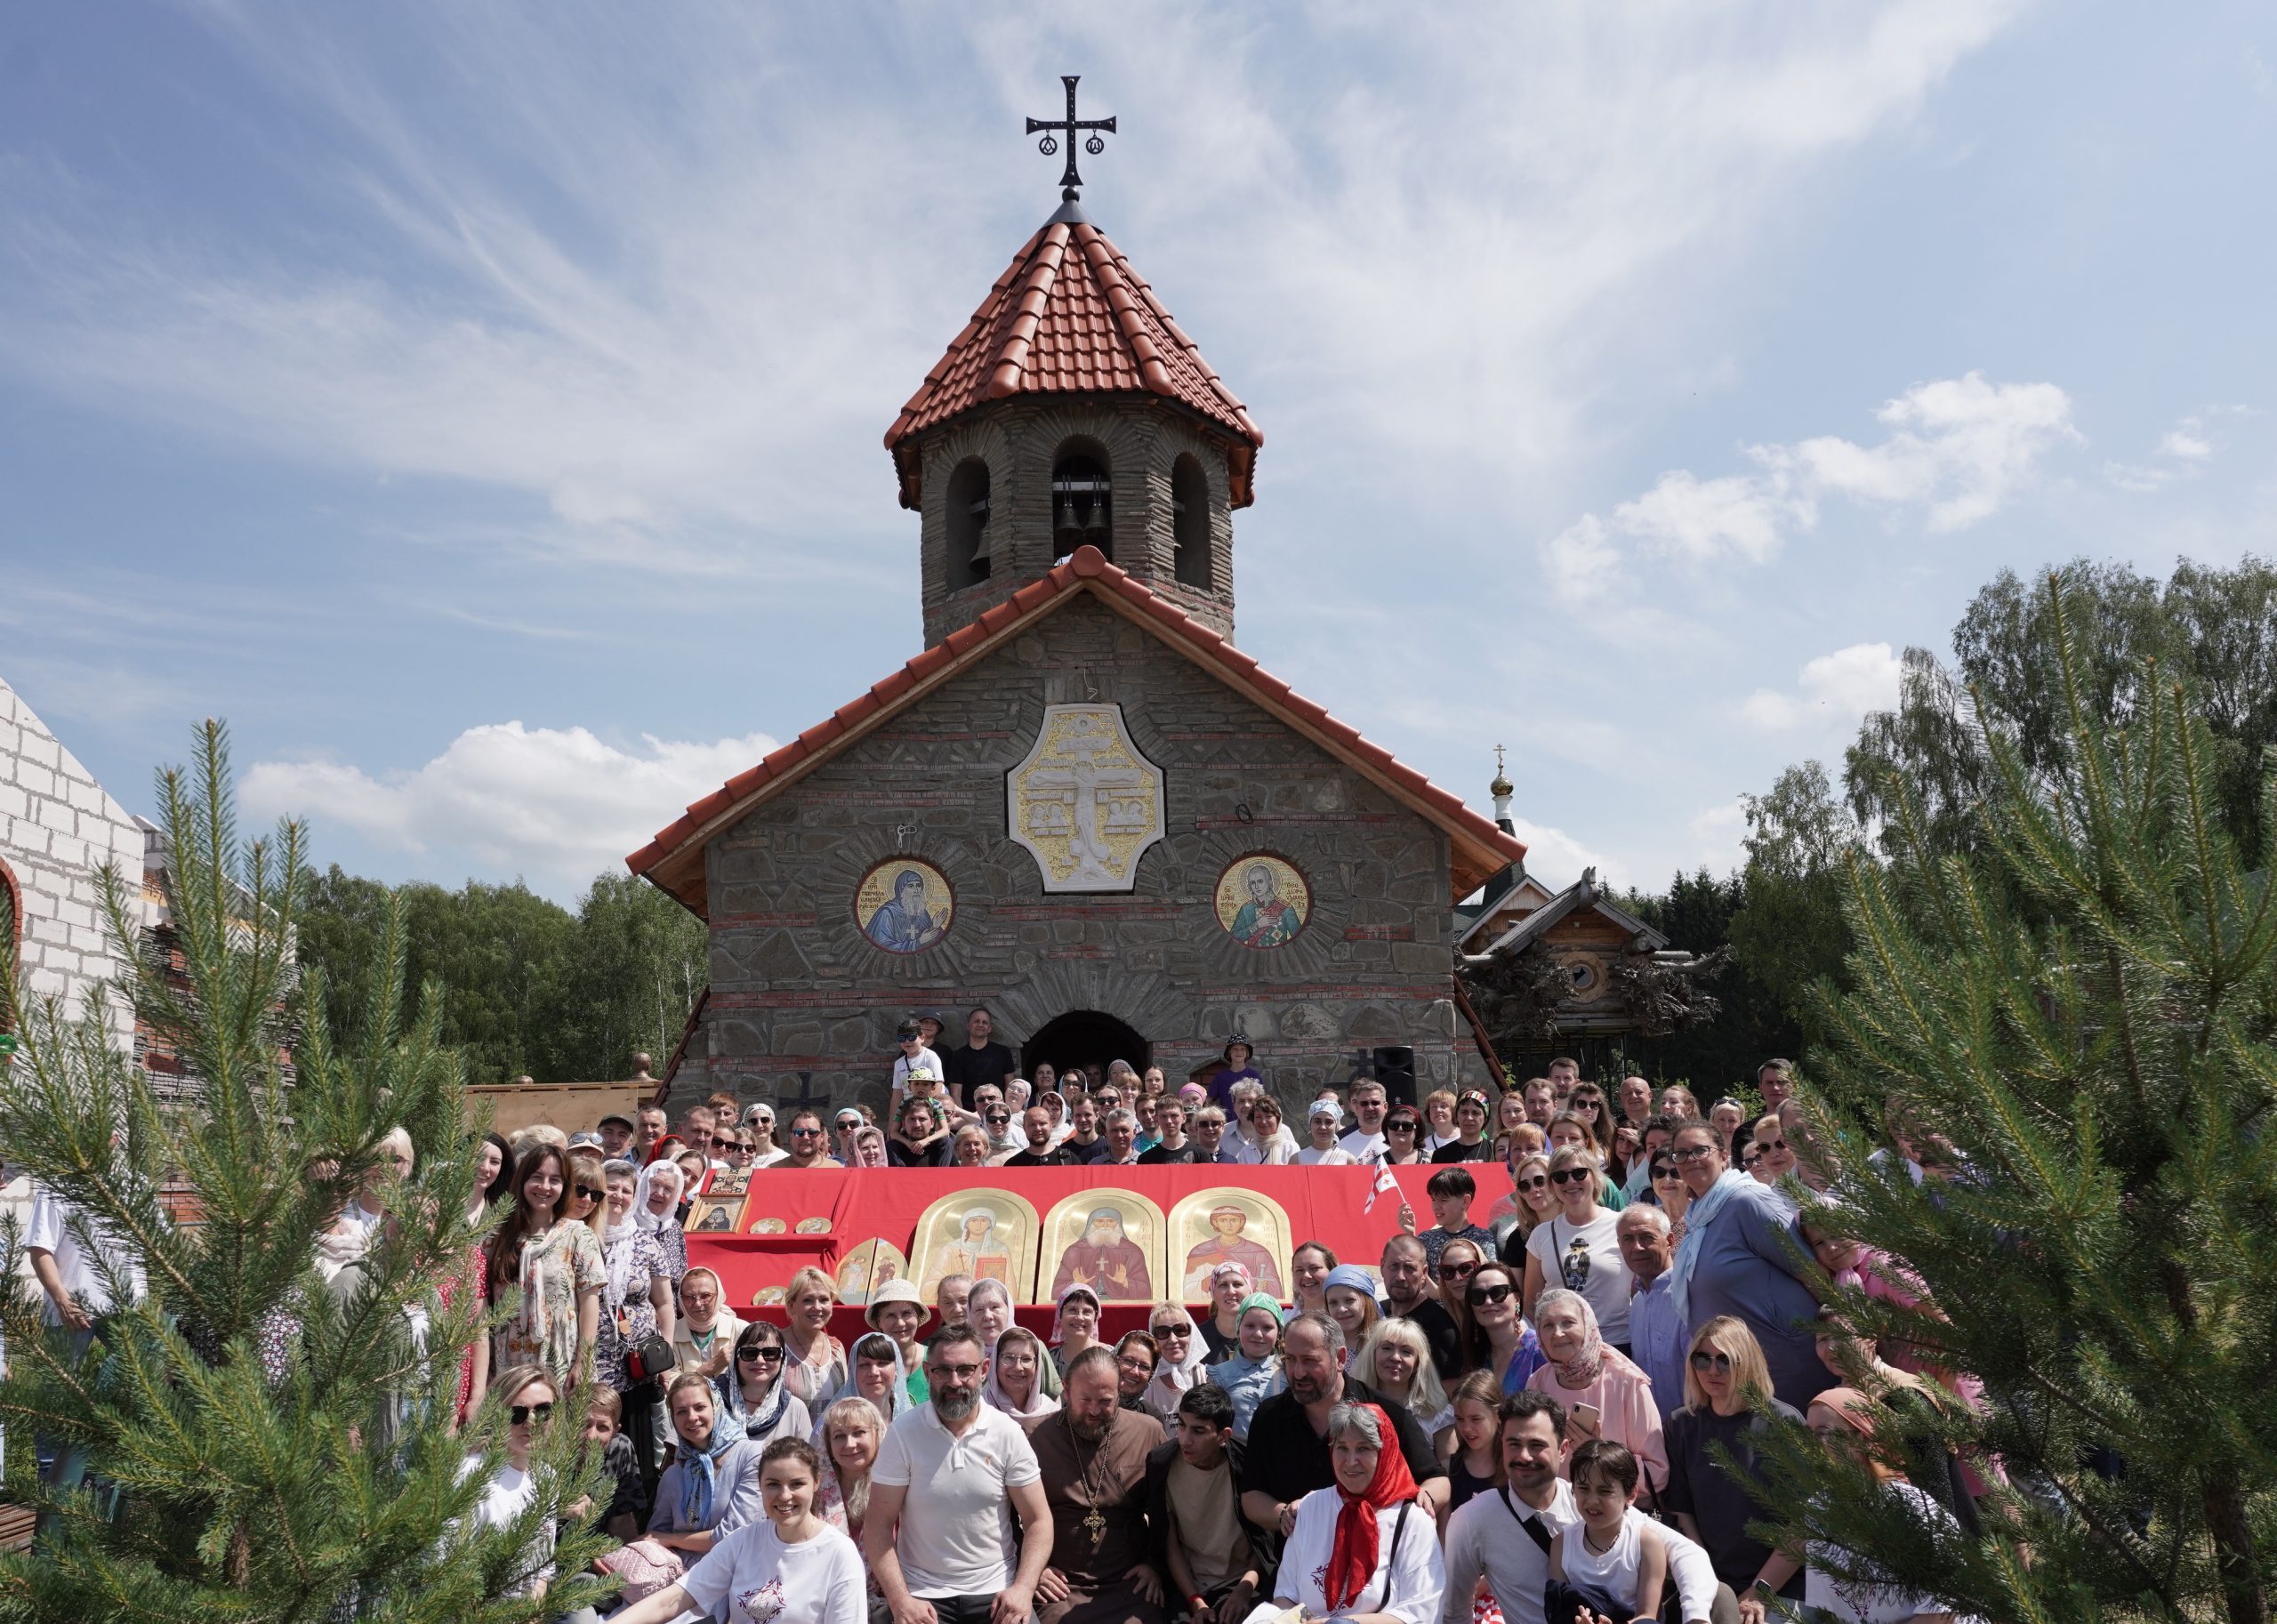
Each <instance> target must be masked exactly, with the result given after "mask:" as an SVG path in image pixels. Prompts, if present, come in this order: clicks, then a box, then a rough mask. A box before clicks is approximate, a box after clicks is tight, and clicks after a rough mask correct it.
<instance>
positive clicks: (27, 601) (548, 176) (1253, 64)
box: [0, 0, 2277, 899]
mask: <svg viewBox="0 0 2277 1624" xmlns="http://www.w3.org/2000/svg"><path fill="white" fill-rule="evenodd" d="M1069 71H1078V72H1081V73H1082V75H1083V92H1084V106H1085V109H1086V111H1087V112H1092V113H1113V114H1114V115H1116V116H1117V117H1119V119H1120V120H1121V125H1122V127H1121V131H1120V133H1118V134H1117V135H1116V136H1114V137H1113V138H1111V140H1110V143H1109V146H1108V149H1107V151H1106V154H1105V155H1104V156H1103V157H1099V158H1098V159H1095V160H1094V159H1086V160H1085V167H1086V180H1087V181H1088V182H1089V185H1088V188H1087V192H1086V202H1087V205H1088V206H1089V208H1090V211H1091V213H1092V216H1093V218H1094V219H1096V220H1097V221H1098V222H1099V223H1100V225H1101V226H1102V227H1103V228H1104V229H1106V231H1107V232H1108V233H1109V235H1111V236H1112V237H1114V239H1115V241H1116V242H1117V244H1118V245H1120V246H1121V247H1122V248H1123V249H1124V250H1125V251H1126V252H1127V253H1129V254H1130V256H1131V258H1132V260H1133V261H1134V262H1135V263H1136V264H1137V265H1138V268H1139V269H1140V270H1141V271H1142V272H1143V273H1144V274H1145V275H1147V277H1149V279H1150V280H1151V281H1152V282H1153V283H1154V285H1155V290H1156V292H1157V293H1159V294H1160V295H1161V296H1162V298H1163V301H1164V302H1165V303H1166V304H1167V305H1168V307H1169V308H1170V309H1171V310H1172V311H1174V312H1175V313H1176V315H1177V316H1178V318H1179V321H1180V323H1181V325H1182V326H1185V327H1186V329H1187V331H1188V332H1189V333H1191V334H1193V335H1194V336H1195V339H1196V340H1197V342H1199V343H1200V344H1201V345H1202V347H1203V351H1204V353H1205V354H1206V355H1207V356H1208V357H1209V358H1211V361H1212V362H1213V363H1214V364H1215V365H1216V366H1217V367H1218V369H1219V372H1220V373H1221V374H1223V375H1224V376H1225V378H1226V379H1227V382H1228V383H1229V384H1230V385H1231V387H1232V388H1233V389H1234V390H1235V392H1236V393H1238V394H1240V395H1241V396H1242V397H1243V398H1244V399H1245V400H1246V401H1247V403H1248V404H1249V406H1250V407H1251V412H1252V413H1253V414H1254V415H1255V416H1256V418H1257V420H1258V421H1259V423H1260V424H1261V425H1262V426H1263V428H1264V430H1265V431H1266V436H1267V445H1266V448H1265V451H1264V453H1263V454H1262V457H1261V458H1260V461H1259V478H1258V501H1257V505H1256V506H1255V507H1253V508H1251V509H1250V510H1248V511H1244V512H1243V513H1241V514H1239V515H1237V516H1236V521H1235V575H1236V590H1237V591H1238V593H1239V615H1240V640H1241V643H1242V645H1243V647H1244V648H1246V649H1247V650H1249V651H1250V652H1251V653H1252V654H1254V655H1257V656H1258V657H1259V658H1260V659H1261V660H1263V661H1264V662H1265V663H1266V664H1267V666H1269V667H1270V668H1272V669H1273V670H1274V671H1275V672H1276V673H1277V674H1279V675H1280V676H1282V677H1283V678H1284V679H1287V680H1288V681H1290V682H1291V683H1292V684H1293V685H1294V686H1295V687H1297V688H1298V689H1299V691H1301V692H1304V693H1306V694H1307V695H1310V696H1311V697H1313V698H1316V699H1317V700H1319V701H1321V702H1322V703H1324V704H1326V705H1328V706H1329V707H1330V708H1331V709H1332V710H1333V711H1335V712H1337V713H1339V714H1340V715H1341V716H1342V717H1344V718H1345V719H1346V720H1348V721H1350V722H1352V723H1353V724H1355V725H1356V726H1357V727H1359V728H1361V729H1362V730H1363V731H1364V732H1365V733H1367V734H1368V735H1369V736H1371V737H1372V738H1374V739H1376V740H1378V741H1379V742H1380V743H1382V744H1386V745H1388V746H1389V747H1390V748H1392V749H1393V750H1394V751H1395V752H1397V753H1398V754H1399V755H1400V756H1401V757H1402V758H1403V759H1404V760H1408V761H1410V762H1411V763H1412V764H1413V765H1415V766H1417V767H1419V768H1421V769H1423V770H1424V771H1426V772H1428V774H1430V776H1432V777H1433V778H1435V779H1436V780H1437V781H1439V782H1440V783H1442V784H1447V785H1449V786H1450V787H1452V788H1454V789H1456V790H1458V791H1460V792H1462V793H1464V794H1466V795H1467V796H1469V797H1471V798H1473V799H1474V800H1476V801H1477V802H1479V803H1480V804H1482V805H1483V804H1484V799H1485V791H1484V784H1485V781H1486V780H1487V778H1488V777H1490V776H1492V772H1493V749H1492V747H1493V745H1494V744H1497V743H1501V744H1507V745H1509V748H1510V752H1511V768H1510V773H1511V777H1512V778H1513V779H1514V780H1515V781H1516V783H1517V789H1518V794H1517V810H1518V813H1519V815H1520V817H1521V820H1522V832H1525V833H1526V834H1527V835H1528V836H1529V838H1530V839H1532V840H1533V843H1534V856H1533V867H1534V868H1535V870H1536V872H1539V873H1541V875H1542V876H1543V877H1544V878H1545V879H1546V880H1550V881H1552V882H1554V883H1563V882H1565V880H1570V879H1572V878H1573V876H1574V874H1575V873H1576V872H1578V870H1579V868H1580V866H1581V864H1583V863H1586V862H1595V863H1598V864H1603V865H1604V867H1605V871H1606V872H1607V875H1608V877H1609V878H1611V879H1612V880H1614V881H1615V882H1617V883H1640V884H1645V885H1648V886H1656V885H1659V884H1661V883H1664V882H1665V880H1666V879H1667V876H1668V874H1669V873H1670V871H1672V870H1673V869H1675V868H1676V867H1678V865H1685V866H1689V865H1692V864H1698V863H1702V862H1705V863H1708V864H1711V865H1714V866H1718V867H1721V866H1724V865H1726V864H1729V863H1731V862H1733V861H1734V859H1735V858H1736V856H1737V853H1738V841H1739V837H1740V834H1741V833H1742V823H1741V819H1740V815H1739V801H1738V797H1739V796H1740V795H1741V794H1742V792H1749V791H1758V790H1761V789H1762V788H1764V787H1766V786H1767V785H1768V784H1769V783H1770V782H1771V780H1772V779H1773V778H1774V776H1776V774H1777V773H1778V771H1779V770H1780V768H1782V767H1783V766H1785V765H1786V764H1788V763H1789V762H1790V761H1794V760H1800V759H1802V758H1804V757H1806V756H1812V755H1816V756H1819V757H1822V758H1823V759H1826V760H1830V762H1835V763H1838V760H1839V754H1840V750H1841V747H1842V745H1843V744H1844V743H1845V742H1847V739H1848V738H1849V737H1850V736H1851V735H1852V734H1853V732H1854V731H1855V725H1856V722H1857V720H1858V718H1859V716H1860V715H1861V714H1862V713H1863V711H1864V710H1866V709H1867V708H1869V707H1871V706H1873V705H1876V704H1879V703H1883V702H1885V701H1887V699H1888V698H1889V696H1890V695H1891V694H1892V693H1893V692H1894V674H1895V657H1896V655H1897V653H1898V652H1899V651H1901V650H1902V649H1903V647H1905V646H1906V645H1908V644H1909V643H1923V644H1927V645H1929V646H1932V647H1943V646H1944V645H1945V643H1946V639H1947V636H1948V633H1949V631H1950V629H1951V625H1952V623H1954V621H1955V620H1956V619H1957V618H1958V617H1959V614H1960V612H1961V609H1962V607H1964V605H1965V604H1966V602H1967V599H1968V597H1969V596H1970V594H1971V593H1972V592H1973V591H1975V589H1976V588H1977V587H1978V586H1979V585H1980V584H1981V583H1983V582H1984V581H1985V580H1986V579H1988V578H1989V577H1990V576H1991V574H1992V573H1993V572H1994V571H1995V570H1997V569H1998V568H1999V567H2001V566H2003V565H2009V566H2014V567H2017V568H2020V569H2030V568H2032V567H2034V566H2036V565H2039V564H2041V563H2044V562H2047V561H2049V560H2053V559H2064V558H2068V557H2070V556H2072V555H2073V554H2075V553H2087V554H2089V555H2092V556H2096V557H2110V558H2119V559H2128V560H2130V561H2133V562H2135V563H2136V564H2138V565H2140V566H2142V567H2149V568H2154V569H2159V570H2163V569H2165V568H2166V567H2168V566H2169V565H2170V564H2171V562H2172V560H2173V559H2175V558H2176V556H2177V555H2180V554H2184V553H2186V554H2189V555H2191V556H2193V557H2196V558H2200V559H2209V560H2216V561H2219V560H2226V559H2234V558H2236V557H2237V556H2239V555H2240V554H2241V553H2242V552H2248V551H2259V552H2263V553H2268V552H2270V551H2277V537H2273V531H2277V474H2273V472H2272V470H2273V468H2277V460H2273V458H2272V455H2271V452H2272V450H2273V448H2277V429H2273V420H2272V417H2271V415H2270V411H2271V408H2272V406H2277V401H2273V400H2272V399H2271V398H2270V396H2271V389H2270V384H2269V380H2270V378H2271V376H2272V375H2273V367H2272V363H2273V360H2277V355H2273V349H2277V328H2273V322H2272V318H2271V314H2270V305H2271V301H2270V298H2269V292H2268V290H2269V287H2270V285H2271V280H2272V274H2271V261H2272V248H2273V238H2277V231H2273V226H2272V221H2271V215H2270V211H2269V206H2268V204H2269V199H2270V198H2271V197H2272V196H2273V195H2277V184H2273V183H2277V173H2273V172H2277V158H2273V154H2277V13H2273V12H2271V11H2270V9H2269V8H2267V7H2266V6H2259V5H2250V4H2219V3H2216V4H2200V5H2191V6H2176V7H2165V8H2158V9H2156V10H2153V11H2148V12H2146V11H2144V9H2142V8H2140V7H2131V6H2122V5H2120V4H2093V3H2088V4H2070V5H2060V6H2059V5H2053V4H2026V3H2024V0H1882V3H1881V4H1866V3H1864V0H1857V3H1846V4H1791V3H1790V4H1751V3H1750V0H1698V3H1697V4H1686V5H1682V6H1670V5H1668V4H1664V3H1660V0H1654V3H1644V0H1639V3H1637V4H1625V3H1623V0H1573V3H1572V4H1528V5H1525V6H1498V7H1484V6H1482V7H1458V6H1434V7H1429V8H1420V7H1390V6H1380V5H1378V6H1361V5H1332V4H1324V5H1321V6H1316V7H1311V8H1299V7H1295V6H1265V7H1251V8H1244V9H1241V10H1238V11H1237V10H1236V9H1235V8H1228V7H1223V6H1155V5H1130V6H1114V7H1107V6H1069V5H1066V4H1057V5H1051V6H1035V7H1013V6H987V7H980V6H967V7H950V6H946V5H937V4H936V5H906V6H899V7H896V6H886V5H876V6H865V7H850V6H831V7H791V6H768V7H763V6H758V5H749V4H745V5H720V6H704V5H700V4H686V5H676V6H672V7H661V8H659V7H640V8H636V7H629V6H599V5H596V6H583V5H579V4H573V3H568V0H564V3H559V4H545V5H527V6H520V7H516V6H510V5H507V4H495V5H484V6H464V5H447V4H432V5H427V4H415V3H414V0H403V3H401V4H391V5H389V6H385V7H368V8H358V9H357V10H356V11H354V12H350V11H347V10H343V9H341V8H332V9H328V10H324V11H320V12H311V11H310V10H308V9H307V8H291V7H285V6H281V5H268V6H251V5H245V6H240V5H233V4H184V5H180V6H159V5H149V4H140V5H138V4H117V5H109V6H76V7H15V8H11V9H10V11H9V12H7V13H6V15H5V16H4V18H0V491H4V493H5V500H4V502H0V676H4V677H5V678H6V679H8V680H9V681H10V682H11V683H12V684H13V685H14V687H16V688H17V689H18V691H19V692H20V694H21V695H23V696H24V697H25V698H26V699H27V700H28V702H29V703H32V704H33V705H34V706H35V707H36V709H38V710H39V711H40V712H42V714H43V715H44V717H45V718H46V720H48V722H49V724H50V725H51V726H52V727H53V728H55V729H56V730H57V731H58V732H59V733H60V734H61V735H62V736H63V737H64V739H65V741H66V743H67V744H68V745H69V746H70V747H71V748H72V749H73V750H75V751H76V752H77V753H78V754H79V755H80V756H81V758H82V759H83V760H85V761H86V762H87V763H88V764H89V765H90V766H91V767H92V768H94V770H95V771H96V772H97V774H98V775H99V776H101V777H102V778H103V779H104V780H105V781H106V783H107V784H109V787H110V788H111V790H112V791H113V792H114V793H117V794H118V795H119V796H120V797H121V798H122V799H124V800H125V801H126V802H127V803H128V804H129V805H130V806H133V807H136V808H145V809H147V808H148V806H149V791H148V787H147V786H148V783H149V774H150V771H151V769H152V767H153V766H154V765H155V764H156V763H157V762H159V761H162V760H178V759H180V757H181V754H182V752H183V751H184V750H185V748H186V744H187V738H188V729H189V725H190V724H191V723H192V722H193V721H194V720H196V719H197V718H198V717H200V716H203V715H205V714H208V713H212V714H218V715H221V716H224V717H226V718H228V719H229V722H230V723H231V725H232V727H233V729H234V732H235V737H236V744H237V763H238V766H239V768H240V769H241V772H242V774H243V776H244V781H245V800H246V802H247V807H248V809H249V810H251V811H254V812H257V813H258V814H260V815H261V816H264V817H265V816H275V815H278V814H280V813H285V812H300V813H306V814H308V815H309V816H311V817H312V818H313V819H314V820H315V822H316V824H317V855H318V857H319V859H320V860H336V861H338V862H340V863H342V864H344V865H346V866H347V867H349V868H350V869H351V870H358V871H361V872H368V873H373V874H376V875H380V876H382V877H385V878H388V879H391V880H399V879H406V878H412V877H420V878H429V879H435V880H443V881H446V882H451V883H455V882H456V881H457V880H462V879H463V878H466V877H469V876H474V877H479V878H484V879H504V878H511V877H512V876H513V875H516V874H521V875H523V876H525V877H527V879H528V880H529V881H530V883H531V884H532V885H534V886H535V887H537V888H541V889H543V890H545V891H547V892H549V893H551V894H552V895H555V896H562V897H564V898H565V899H567V898H570V897H574V896H575V894H576V892H577V891H578V890H579V888H581V887H582V885H583V883H584V882H585V881H586V880H588V879H589V878H590V876H591V874H592V873H593V872H596V871H598V870H599V869H601V868H603V867H605V866H608V865H611V864H615V863H616V861H617V860H619V859H620V858H621V857H622V856H623V854H624V852H626V851H628V850H630V849H632V848H633V847H634V846H636V845H638V844H640V842H641V841H642V840H645V839H646V838H647V836H648V833H649V832H652V831H653V830H654V829H656V827H657V826H659V825H661V824H664V823H665V822H668V821H669V820H670V819H671V818H672V816H675V815H676V813H677V811H678V809H679V808H680V806H681V805H682V804H683V803H684V802H686V801H687V800H690V799H692V798H693V797H694V796H695V795H696V794H699V793H701V792H704V791H705V790H707V789H709V788H710V787H712V785H714V784H717V783H718V782H719V781H720V779H721V778H723V777H725V776H728V774H730V773H732V772H735V771H736V770H739V769H740V768H743V767H745V766H748V765H749V764H750V763H751V762H752V760H756V759H757V758H758V756H759V755H760V754H761V753H763V752H765V751H766V750H767V749H768V747H769V746H770V744H771V742H772V741H774V740H776V739H781V738H787V737H789V736H792V735H793V734H795V733H797V732H798V731H800V730H801V728H805V727H808V726H809V725H811V724H812V723H813V722H815V721H817V720H820V719H821V718H822V717H823V716H825V714H827V713H828V712H830V711H831V710H833V708H835V707H836V706H837V705H839V704H841V703H844V702H845V701H846V700H847V699H849V698H850V697H852V696H853V695H855V694H857V693H858V692H860V691H861V690H862V689H863V688H865V687H867V686H868V685H869V684H870V683H871V682H873V681H874V680H875V679H878V678H879V677H881V676H882V675H883V674H885V672H886V671H889V670H890V669H891V668H892V667H894V666H895V665H897V664H898V663H900V662H901V661H902V660H904V659H905V658H906V657H908V656H909V655H911V654H913V653H914V652H915V651H916V649H917V647H918V644H919V616H918V600H917V588H916V566H915V550H916V528H915V520H914V518H913V516H912V515H909V514H906V513H905V512H903V511H901V510H900V509H899V508H898V507H897V505H896V503H895V500H894V486H893V480H892V478H891V472H890V468H889V461H888V458H887V456H886V454H885V453H884V452H883V450H882V449H881V446H880V437H881V434H882V433H883V431H884V429H885V427H886V425H887V424H888V423H889V422H890V421H891V420H892V417H893V415H894V413H895V411H896V409H897V407H898V406H899V404H900V403H901V401H902V400H903V399H904V398H905V397H906V396H907V394H908V393H909V392H910V390H912V389H913V388H914V387H915V385H916V383H917V382H918V380H919V379H920V378H921V376H922V374H923V373H924V371H925V369H926V368H927V367H928V366H930V365H931V363H932V362H933V360H934V359H935V358H937V355H938V354H939V351H940V350H941V348H942V346H943V345H944V344H945V342H947V340H948V339H949V338H950V337H951V336H952V335H953V334H954V333H955V332H956V331H957V329H958V327H959V326H961V323H962V321H963V319H964V318H965V316H966V315H967V314H968V313H969V311H970V309H971V308H972V306H973V305H974V304H975V303H976V302H978V300H979V298H980V296H981V295H982V293H984V292H985V291H986V288H987V286H988V285H989V283H990V281H991V280H992V279H993V278H994V277H995V276H996V274H997V273H998V272H999V271H1000V270H1001V269H1002V267H1003V265H1004V264H1005V262H1006V261H1008V260H1009V259H1010V255H1011V254H1012V253H1013V251H1014V250H1015V249H1016V248H1017V247H1018V245H1019V244H1020V243H1021V242H1022V240H1023V239H1024V238H1025V237H1026V235H1027V233H1028V232H1030V231H1031V230H1033V229H1034V227H1035V226H1036V225H1037V224H1038V223H1039V222H1040V221H1042V219H1043V217H1044V216H1045V215H1046V214H1047V213H1050V210H1051V208H1052V207H1053V206H1054V204H1055V201H1056V197H1055V193H1054V190H1053V182H1054V181H1055V180H1056V178H1057V173H1058V168H1057V165H1056V163H1055V162H1053V161H1050V160H1047V159H1046V158H1044V157H1042V156H1040V155H1039V154H1037V153H1036V151H1035V150H1034V146H1033V143H1031V142H1029V141H1026V139H1024V138H1023V137H1022V136H1021V134H1020V133H1019V132H1020V119H1021V117H1022V116H1023V115H1025V114H1027V113H1045V114H1048V113H1052V112H1054V111H1056V109H1057V107H1058V100H1059V96H1058V75H1059V74H1061V73H1064V72H1069Z"/></svg>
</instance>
